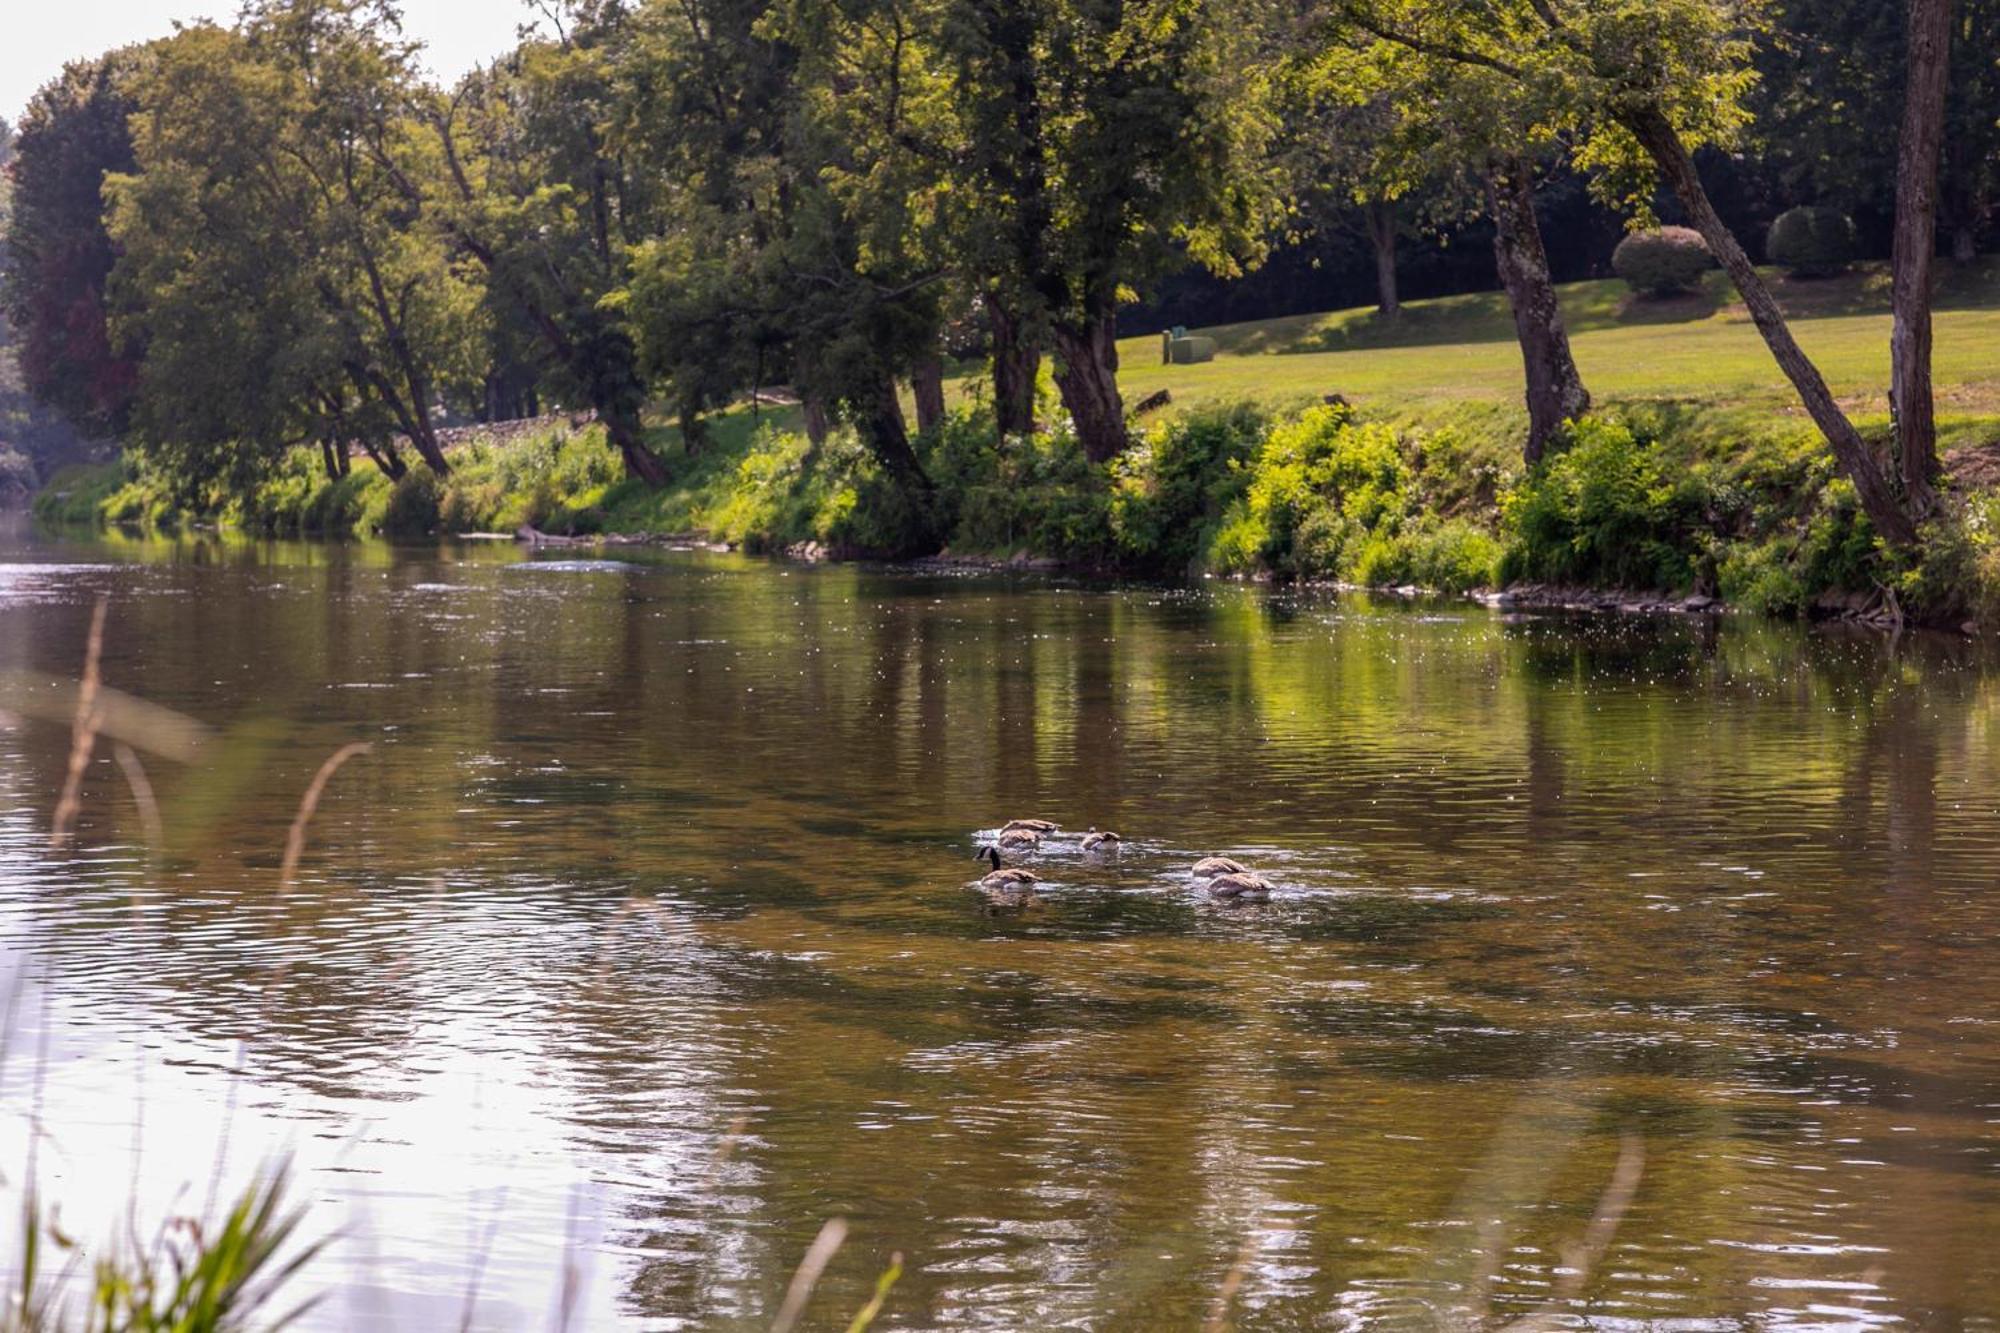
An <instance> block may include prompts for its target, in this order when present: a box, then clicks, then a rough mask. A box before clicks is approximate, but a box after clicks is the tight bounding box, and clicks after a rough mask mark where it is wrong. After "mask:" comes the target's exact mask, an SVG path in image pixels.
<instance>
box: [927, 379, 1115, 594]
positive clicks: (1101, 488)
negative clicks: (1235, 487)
mask: <svg viewBox="0 0 2000 1333" xmlns="http://www.w3.org/2000/svg"><path fill="white" fill-rule="evenodd" d="M926 467H927V469H928V470H929V472H930V474H931V476H932V477H933V479H934V480H936V482H937V483H938V487H939V492H940V496H941V497H942V499H943V501H944V503H945V505H946V506H947V509H948V516H949V521H950V528H949V531H950V543H949V544H950V546H951V548H952V549H953V550H957V551H969V552H983V553H987V554H994V555H1004V554H1011V553H1013V552H1017V551H1024V552H1028V553H1031V554H1034V555H1039V556H1048V557H1052V558H1055V559H1059V560H1066V561H1071V562H1074V563H1076V564H1081V565H1094V566H1111V565H1115V564H1118V563H1120V561H1121V559H1124V558H1126V557H1128V556H1129V557H1130V558H1131V559H1132V561H1133V562H1134V563H1139V562H1141V561H1142V560H1143V557H1140V556H1137V555H1136V554H1135V553H1132V552H1130V551H1128V550H1125V549H1122V548H1121V547H1120V545H1119V542H1118V538H1117V537H1116V536H1115V535H1114V533H1113V526H1112V509H1113V503H1114V502H1113V482H1112V476H1111V473H1110V472H1109V471H1108V470H1107V469H1105V468H1102V467H1098V466H1096V465H1094V464H1092V463H1091V462H1090V461H1089V460H1088V459H1086V458H1085V457H1084V454H1083V448H1082V446H1081V445H1080V444H1079V443H1078V441H1077V439H1076V436H1075V435H1074V434H1072V433H1071V432H1069V431H1067V430H1061V431H1053V432H1049V433H1046V434H1042V435H1037V436H1028V437H1014V438H1010V439H1007V440H1004V441H999V442H997V443H996V441H995V440H994V438H993V424H992V420H991V418H990V417H987V416H985V415H984V414H976V413H972V412H958V413H954V414H953V415H951V416H950V417H948V418H947V419H946V422H945V426H944V428H943V430H942V431H941V432H940V434H939V438H938V439H937V441H936V442H935V443H934V444H933V445H932V446H931V451H930V453H929V455H928V457H927V459H926Z"/></svg>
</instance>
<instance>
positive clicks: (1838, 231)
mask: <svg viewBox="0 0 2000 1333" xmlns="http://www.w3.org/2000/svg"><path fill="white" fill-rule="evenodd" d="M1854 251H1855V240H1854V220H1853V219H1852V218H1850V217H1848V216H1847V214H1845V213H1843V212H1841V211H1840V210H1839V209H1836V208H1794V209H1790V210H1788V211H1786V212H1783V213H1780V214H1779V215H1778V218H1777V221H1775V222H1773V223H1772V224H1771V231H1770V234H1769V235H1767V236H1766V237H1765V238H1764V254H1765V257H1766V258H1768V259H1769V260H1770V261H1771V262H1772V263H1773V264H1777V265H1780V266H1781V267H1783V268H1786V269H1788V270H1790V271H1791V274H1792V276H1793V277H1795V278H1827V277H1832V276H1833V275H1834V274H1836V273H1839V272H1840V271H1841V270H1842V269H1844V268H1846V267H1847V266H1848V265H1849V264H1851V263H1853V262H1854Z"/></svg>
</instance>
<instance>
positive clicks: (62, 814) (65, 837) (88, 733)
mask: <svg viewBox="0 0 2000 1333" xmlns="http://www.w3.org/2000/svg"><path fill="white" fill-rule="evenodd" d="M109 609H110V602H109V601H108V600H107V599H105V598H103V597H99V598H98V599H97V606H96V608H95V609H94V610H92V611H91V613H90V640H89V643H88V645H87V646H86V647H85V649H84V654H83V679H82V681H81V682H79V683H78V685H77V689H76V719H75V721H74V722H73V723H72V724H71V727H70V746H69V771H68V773H67V774H66V775H65V776H64V778H63V789H62V796H61V798H60V799H59V800H57V802H56V813H55V818H54V820H53V821H51V825H50V829H49V846H51V847H57V848H60V847H63V846H66V845H67V844H68V842H69V840H70V835H71V833H72V832H73V831H74V830H75V827H76V816H77V811H78V810H80V809H82V807H83V774H84V770H85V769H87V768H89V767H90V755H91V751H93V750H95V749H96V748H97V729H98V727H99V726H100V725H101V724H102V722H103V714H102V713H100V712H99V711H98V707H97V692H98V688H99V686H100V685H101V684H102V683H103V681H102V676H101V671H102V668H101V662H102V659H103V656H104V618H105V615H106V613H107V612H108V611H109Z"/></svg>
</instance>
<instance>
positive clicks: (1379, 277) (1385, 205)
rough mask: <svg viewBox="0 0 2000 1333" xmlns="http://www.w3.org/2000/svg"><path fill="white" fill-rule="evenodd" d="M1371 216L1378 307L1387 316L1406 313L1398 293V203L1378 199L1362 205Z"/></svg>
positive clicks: (1378, 310) (1370, 226) (1376, 307)
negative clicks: (1364, 205)
mask: <svg viewBox="0 0 2000 1333" xmlns="http://www.w3.org/2000/svg"><path fill="white" fill-rule="evenodd" d="M1363 213H1364V215H1365V216H1366V217H1367V219H1368V244H1369V246H1370V248H1372V249H1373V250H1374V252H1375V309H1376V312H1377V313H1378V314H1380V315H1381V316H1382V318H1384V319H1394V318H1395V317H1396V316H1398V315H1400V314H1402V313H1403V303H1402V301H1401V300H1399V299H1398V298H1397V295H1396V205H1395V204H1394V203H1392V202H1390V201H1388V200H1376V201H1374V202H1373V203H1370V204H1368V205H1367V206H1366V207H1365V208H1364V209H1363Z"/></svg>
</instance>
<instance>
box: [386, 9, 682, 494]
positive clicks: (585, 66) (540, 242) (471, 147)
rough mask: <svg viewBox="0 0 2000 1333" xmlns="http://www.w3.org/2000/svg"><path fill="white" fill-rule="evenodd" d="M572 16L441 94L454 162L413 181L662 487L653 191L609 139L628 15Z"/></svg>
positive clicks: (627, 456)
mask: <svg viewBox="0 0 2000 1333" xmlns="http://www.w3.org/2000/svg"><path fill="white" fill-rule="evenodd" d="M565 15H566V18H567V21H566V22H560V21H559V33H558V37H557V39H556V40H554V41H544V40H530V41H526V42H524V43H523V44H522V45H521V46H520V47H519V48H517V49H516V50H515V51H513V52H512V53H510V54H509V55H508V56H507V57H506V58H505V59H503V60H501V61H499V62H497V63H496V64H495V65H494V66H493V67H492V68H490V69H487V70H479V71H475V72H474V73H472V74H470V75H468V76H467V77H466V78H465V79H464V80H463V81H462V82H461V83H460V85H459V86H458V88H457V89H456V90H455V91H454V93H453V95H452V96H451V97H450V98H449V99H443V98H431V99H428V105H427V106H426V108H425V109H424V111H423V112H422V115H423V119H424V121H425V123H426V124H427V125H428V126H429V127H430V128H431V129H432V131H433V132H434V133H435V134H436V136H437V142H438V145H439V150H440V153H441V156H442V161H443V164H444V170H443V171H441V172H439V173H436V174H435V175H433V176H430V177H425V178H415V179H408V178H406V179H405V181H404V182H403V184H404V188H405V190H406V192H407V194H408V195H409V197H410V200H411V202H412V204H413V205H414V206H416V207H420V208H422V209H423V210H424V211H425V214H426V216H427V217H428V218H429V219H430V220H431V222H432V225H433V226H435V227H436V228H437V229H439V231H440V232H441V234H442V236H443V238H444V240H445V242H446V243H447V244H448V245H449V246H451V247H452V248H454V249H456V250H458V251H460V252H461V253H464V254H466V255H469V256H471V257H472V259H473V260H474V261H475V262H476V263H477V264H478V265H479V266H480V267H481V268H482V270H483V271H484V273H485V275H486V285H487V290H488V293H489V298H488V299H489V301H490V302H491V303H492V305H493V306H494V307H495V311H496V315H499V316H501V317H502V318H505V319H507V320H509V322H512V321H514V320H519V321H521V322H522V323H524V324H525V328H524V329H523V332H524V333H525V332H528V331H532V333H533V336H534V339H535V341H537V342H538V343H539V344H540V347H541V349H542V353H543V356H542V360H543V362H544V364H545V366H546V367H547V370H546V374H547V375H548V377H549V378H550V379H551V380H552V382H553V383H554V384H555V386H556V387H557V389H558V391H559V392H560V393H562V394H564V395H566V396H572V397H580V398H581V399H582V400H583V401H585V402H587V403H589V404H590V406H591V407H592V409H593V410H594V411H595V412H596V413H597V417H598V420H599V421H600V422H602V423H603V425H604V428H605V432H606V434H607V435H608V436H609V438H610V440H611V442H612V443H613V444H614V445H616V446H617V448H618V450H619V453H620V455H621V456H622V457H623V458H624V461H625V467H626V470H627V471H628V472H629V473H631V475H632V476H634V477H636V478H638V479H639V480H641V481H644V482H645V483H646V484H648V485H651V486H658V485H661V484H663V483H664V482H665V481H666V479H667V471H666V468H665V465H664V464H663V463H662V462H661V461H660V459H659V457H658V455H656V454H655V453H654V452H653V451H652V449H651V447H650V446H648V445H647V443H646V440H645V421H644V407H645V401H646V397H647V388H648V385H647V383H646V380H645V377H644V375H643V373H642V370H641V367H640V351H639V346H638V338H637V334H636V332H635V331H634V329H633V327H632V324H631V321H630V319H629V318H628V317H627V316H626V313H625V311H624V308H623V306H622V293H623V292H624V290H625V288H626V286H627V284H628V283H629V281H630V278H631V270H630V258H631V254H632V250H633V246H634V244H635V242H636V241H637V239H638V238H639V237H641V236H642V235H643V234H644V230H645V227H646V225H647V223H646V220H645V217H644V215H645V213H646V211H647V198H648V194H649V192H648V191H647V190H646V189H645V187H644V186H643V184H642V183H641V182H638V181H636V180H635V178H634V174H633V173H632V172H630V171H629V170H627V169H626V167H625V165H624V163H623V162H621V161H620V160H619V159H618V157H617V156H616V154H615V153H614V152H613V150H612V149H611V147H610V146H609V144H608V143H607V139H606V126H607V124H608V123H609V122H610V121H611V120H612V119H613V118H614V117H615V116H616V115H617V114H618V110H617V101H616V97H617V90H616V87H615V83H614V61H615V59H616V50H617V44H618V42H619V41H620V40H621V37H620V29H619V27H618V25H619V23H620V22H621V20H622V15H621V14H620V13H619V12H618V11H615V10H607V11H599V10H597V9H595V8H592V9H587V10H572V11H565V14H564V15H559V16H558V17H559V20H560V19H562V18H563V17H565ZM686 424H687V422H686V421H685V419H684V421H683V425H684V427H685V426H686Z"/></svg>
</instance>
